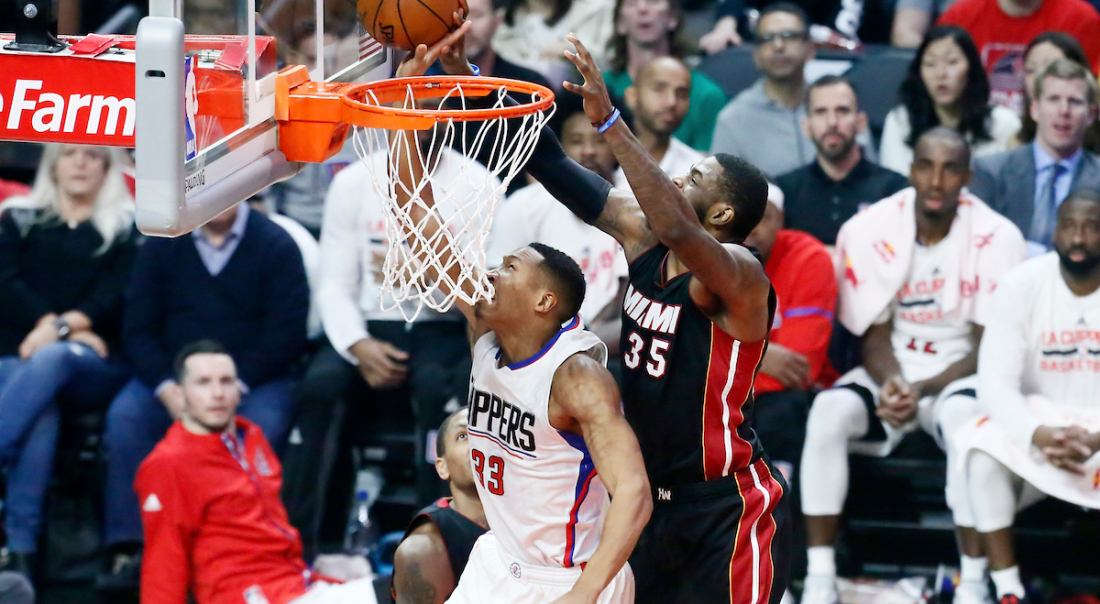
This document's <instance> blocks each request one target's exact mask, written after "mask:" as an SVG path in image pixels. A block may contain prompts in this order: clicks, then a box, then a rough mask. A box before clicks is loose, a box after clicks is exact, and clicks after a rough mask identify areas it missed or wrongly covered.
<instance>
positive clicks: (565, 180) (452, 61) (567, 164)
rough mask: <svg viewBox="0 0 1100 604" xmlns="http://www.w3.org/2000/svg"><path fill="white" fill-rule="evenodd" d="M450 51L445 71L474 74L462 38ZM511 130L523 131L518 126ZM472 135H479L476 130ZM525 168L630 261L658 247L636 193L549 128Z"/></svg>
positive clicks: (484, 158)
mask: <svg viewBox="0 0 1100 604" xmlns="http://www.w3.org/2000/svg"><path fill="white" fill-rule="evenodd" d="M455 18H456V19H457V21H458V22H461V21H462V19H461V16H459V15H456V17H455ZM448 51H449V52H445V53H443V54H441V55H440V57H439V59H440V65H441V66H442V67H443V70H444V71H446V72H447V73H448V74H451V75H463V76H472V75H473V74H474V71H473V68H472V67H471V66H470V63H469V61H467V59H466V52H465V47H464V43H463V41H462V40H457V41H456V42H455V43H454V44H453V45H451V47H450V48H449V49H448ZM467 102H468V103H470V104H471V106H477V104H478V103H484V102H486V100H484V99H482V100H478V99H470V100H468V101H467ZM504 103H505V104H506V105H509V106H514V105H518V103H517V102H516V101H515V100H514V99H512V98H511V97H506V98H505V99H504ZM511 130H512V131H518V124H517V127H516V128H511ZM474 131H475V132H476V129H475V130H474ZM468 136H473V132H471V133H470V134H468ZM491 148H492V146H491V145H485V146H484V148H483V156H482V157H478V161H481V162H482V163H486V162H487V161H488V154H489V153H490V152H491ZM524 169H525V170H526V171H527V173H528V174H530V175H531V176H532V177H534V178H535V180H537V181H539V183H541V184H542V185H543V186H544V187H546V190H547V191H548V192H549V193H550V194H551V195H553V196H554V198H555V199H557V200H558V201H559V202H560V203H561V204H562V205H564V206H565V207H567V208H569V211H571V212H573V214H574V215H576V216H577V217H578V218H580V219H581V220H584V221H585V222H587V223H589V224H591V225H593V226H595V227H596V228H598V229H600V230H602V231H603V232H605V233H607V234H608V235H611V236H612V237H614V238H615V240H616V241H618V242H619V243H620V244H621V245H622V246H623V249H624V250H626V255H627V259H628V260H633V259H634V258H635V257H636V256H637V255H639V254H641V253H642V252H644V251H645V250H646V249H648V248H649V247H650V246H652V245H653V244H654V243H656V238H655V237H654V236H653V233H652V232H651V231H650V230H649V227H648V226H646V224H645V216H643V215H642V211H641V209H640V208H639V207H638V203H637V202H636V201H635V199H634V197H633V195H631V194H630V192H628V191H620V190H618V189H615V188H613V187H612V186H611V183H609V182H607V181H606V180H604V179H603V178H602V177H601V176H599V175H598V174H596V173H595V172H592V171H590V170H588V169H587V168H585V167H583V166H581V165H580V164H578V163H577V162H575V161H573V160H572V159H570V158H569V157H568V156H566V155H565V151H564V150H563V149H562V147H561V143H560V142H559V141H558V137H557V136H556V135H555V134H554V131H553V130H551V129H550V127H549V126H543V128H542V133H541V134H540V135H539V140H538V143H537V144H536V145H535V149H534V152H533V153H532V154H531V157H530V158H529V159H528V161H527V164H525V166H524Z"/></svg>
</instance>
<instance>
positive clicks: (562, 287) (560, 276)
mask: <svg viewBox="0 0 1100 604" xmlns="http://www.w3.org/2000/svg"><path fill="white" fill-rule="evenodd" d="M531 248H532V249H534V250H535V251H536V252H538V253H539V254H540V255H541V256H542V262H541V263H540V264H539V270H541V271H542V272H543V273H544V274H545V275H546V276H547V277H548V278H549V279H550V289H551V290H552V291H553V292H554V293H555V294H557V297H558V305H557V309H558V314H557V319H558V322H559V323H565V322H566V321H568V320H569V319H571V318H573V317H575V316H576V315H577V313H578V312H580V310H581V304H582V303H583V302H584V293H585V289H586V284H585V280H584V272H583V271H581V267H580V265H578V264H577V261H576V260H573V259H572V258H570V257H569V255H568V254H566V253H564V252H562V251H560V250H557V249H555V248H552V247H550V246H548V245H545V244H542V243H532V244H531Z"/></svg>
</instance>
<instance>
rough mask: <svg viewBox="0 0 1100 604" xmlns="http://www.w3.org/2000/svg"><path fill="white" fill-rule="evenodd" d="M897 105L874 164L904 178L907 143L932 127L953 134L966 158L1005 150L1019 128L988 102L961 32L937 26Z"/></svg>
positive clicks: (909, 153) (984, 80) (977, 62)
mask: <svg viewBox="0 0 1100 604" xmlns="http://www.w3.org/2000/svg"><path fill="white" fill-rule="evenodd" d="M899 96H900V97H901V104H900V105H898V106H897V107H895V108H894V109H893V110H892V111H890V113H889V114H888V115H887V116H886V123H885V125H884V126H883V128H882V140H881V142H880V144H879V156H880V163H881V164H882V165H883V166H884V167H886V168H890V169H891V170H894V171H896V172H898V173H899V174H909V166H910V164H912V163H913V145H915V144H916V142H917V140H918V139H920V136H921V135H922V134H924V133H925V132H927V131H928V130H931V129H932V128H935V127H936V126H947V127H949V128H955V129H956V130H958V131H959V132H960V133H961V134H962V135H963V137H964V138H966V141H967V143H969V144H970V154H971V156H972V157H982V156H984V155H992V154H994V153H1000V152H1002V151H1005V150H1006V149H1007V148H1008V147H1007V145H1008V142H1009V141H1010V140H1011V139H1012V136H1013V135H1014V134H1016V132H1017V131H1018V130H1019V129H1020V118H1019V117H1017V116H1016V114H1015V113H1014V112H1013V111H1012V110H1011V109H1007V108H1005V107H1001V106H999V105H994V106H990V104H989V78H988V77H987V76H986V74H985V70H983V69H982V64H981V58H980V57H979V56H978V49H977V48H975V46H974V41H973V40H972V39H971V38H970V34H968V33H966V30H965V29H963V28H961V27H958V26H956V25H940V26H937V27H934V28H932V29H931V30H930V31H929V32H928V35H927V36H925V38H924V41H923V42H922V43H921V45H920V48H919V49H917V54H916V56H915V57H913V62H912V63H910V64H909V74H908V76H906V78H905V81H904V82H902V84H901V91H900V93H899Z"/></svg>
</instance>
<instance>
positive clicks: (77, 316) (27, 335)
mask: <svg viewBox="0 0 1100 604" xmlns="http://www.w3.org/2000/svg"><path fill="white" fill-rule="evenodd" d="M124 161H125V160H124V158H123V153H122V151H121V150H119V149H110V148H107V147H85V146H79V145H64V146H62V145H49V146H47V147H46V150H45V152H44V153H43V155H42V161H41V163H40V164H39V168H38V175H37V176H36V178H35V184H34V189H33V190H32V191H31V192H30V194H29V195H26V196H23V197H12V198H9V199H8V200H7V201H5V202H4V203H3V204H0V469H6V470H7V498H6V501H4V512H5V518H4V529H5V531H6V532H7V535H8V543H7V546H8V550H9V556H8V559H7V562H6V566H7V567H8V568H9V569H10V570H17V571H20V572H23V573H26V574H28V575H29V574H32V573H33V571H34V567H35V564H34V562H35V552H36V551H37V549H38V548H37V543H38V538H39V533H40V532H41V529H42V503H43V500H44V499H45V496H46V488H47V486H48V485H49V481H50V475H51V474H52V470H53V459H54V449H55V448H56V447H57V441H58V434H59V426H60V415H61V414H62V413H65V414H71V413H73V412H75V411H81V412H84V411H90V410H104V409H106V408H107V405H109V404H110V402H111V399H112V398H114V396H115V394H116V393H117V392H118V390H119V389H120V388H122V386H123V385H124V384H125V383H126V380H127V379H129V377H130V373H129V371H128V369H127V368H126V367H125V365H124V364H123V363H122V362H120V361H119V360H118V359H119V357H120V353H121V352H122V351H121V346H120V345H119V342H120V340H121V338H120V331H121V322H122V298H123V292H124V290H125V288H126V280H127V278H128V277H129V274H130V267H131V266H132V264H133V261H134V256H135V254H136V252H137V241H138V234H137V231H136V230H135V229H134V199H133V197H131V196H130V191H129V190H128V189H127V188H126V184H125V182H124V181H123V177H122V172H121V171H120V167H121V166H122V164H123V163H124Z"/></svg>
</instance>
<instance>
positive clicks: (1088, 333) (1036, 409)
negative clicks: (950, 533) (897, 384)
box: [955, 189, 1100, 604]
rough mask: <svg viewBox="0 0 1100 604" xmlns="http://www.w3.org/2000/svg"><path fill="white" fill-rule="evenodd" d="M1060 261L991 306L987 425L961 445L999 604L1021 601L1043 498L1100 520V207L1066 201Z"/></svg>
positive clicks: (1053, 259) (985, 351) (960, 438)
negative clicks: (1016, 543) (1023, 557)
mask: <svg viewBox="0 0 1100 604" xmlns="http://www.w3.org/2000/svg"><path fill="white" fill-rule="evenodd" d="M1054 249H1055V251H1054V252H1051V253H1048V254H1045V255H1043V256H1040V257H1038V258H1034V259H1032V260H1029V261H1027V262H1025V263H1024V264H1022V265H1021V266H1020V267H1018V268H1017V269H1016V270H1014V271H1012V273H1011V274H1009V275H1008V276H1007V277H1006V278H1005V279H1004V281H1002V282H1001V286H1000V287H999V288H998V289H997V293H996V294H995V295H994V296H993V301H992V307H991V309H990V317H989V318H990V320H989V323H988V328H987V329H986V333H985V337H984V338H983V340H982V345H981V351H980V352H979V354H978V381H979V385H980V387H979V389H978V398H979V400H980V401H981V403H982V405H983V407H984V410H985V411H986V412H987V413H988V414H989V417H988V418H981V419H978V420H976V421H974V423H973V424H972V425H968V426H967V427H965V428H963V429H962V430H960V431H959V432H958V434H957V435H956V436H955V442H956V446H957V448H958V450H959V451H960V453H965V452H967V451H969V453H970V454H969V456H968V457H967V458H966V461H967V466H966V467H967V481H968V483H969V484H968V486H969V491H970V496H971V503H972V507H973V510H974V519H975V521H976V523H977V529H978V531H980V533H981V537H982V544H983V545H984V546H985V551H986V553H987V554H988V556H989V569H990V575H991V576H992V578H993V583H994V585H995V586H996V590H997V599H998V600H999V601H1000V602H1001V603H1002V604H1008V603H1011V602H1014V601H1015V602H1019V601H1024V600H1025V597H1024V596H1025V594H1024V589H1023V585H1022V584H1021V582H1020V571H1019V567H1018V566H1016V558H1015V552H1014V549H1013V546H1012V522H1013V517H1014V516H1015V515H1016V511H1017V510H1019V509H1021V508H1023V507H1025V506H1028V505H1030V504H1032V503H1035V502H1036V501H1038V500H1039V499H1042V498H1044V497H1046V496H1051V497H1055V498H1057V499H1062V500H1064V501H1068V502H1071V503H1074V504H1076V505H1081V506H1085V507H1091V508H1094V509H1100V487H1098V485H1100V463H1097V459H1096V458H1094V455H1095V454H1096V453H1097V451H1100V293H1098V291H1097V290H1098V289H1100V195H1098V194H1097V193H1096V192H1094V191H1091V190H1086V189H1078V190H1077V191H1075V192H1073V193H1071V194H1070V195H1069V196H1068V197H1067V198H1066V200H1065V202H1063V203H1062V205H1061V207H1059V208H1058V222H1057V224H1056V225H1055V228H1054ZM987 419H988V420H989V421H986V420H987ZM1036 449H1038V451H1041V452H1042V455H1037V456H1032V455H1031V451H1034V450H1036ZM1090 458H1092V459H1091V461H1090Z"/></svg>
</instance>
